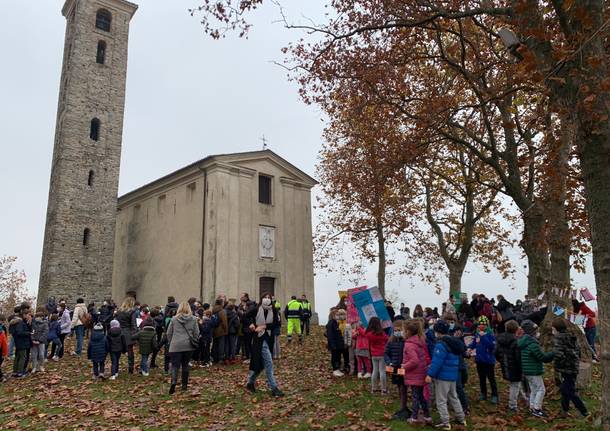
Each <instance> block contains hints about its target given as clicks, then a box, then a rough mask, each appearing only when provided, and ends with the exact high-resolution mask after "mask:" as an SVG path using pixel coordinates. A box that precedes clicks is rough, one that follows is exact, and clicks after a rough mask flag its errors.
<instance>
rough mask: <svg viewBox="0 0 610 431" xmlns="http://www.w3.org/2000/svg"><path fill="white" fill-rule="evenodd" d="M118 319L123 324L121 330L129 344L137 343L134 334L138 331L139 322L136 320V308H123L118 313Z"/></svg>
mask: <svg viewBox="0 0 610 431" xmlns="http://www.w3.org/2000/svg"><path fill="white" fill-rule="evenodd" d="M116 320H118V321H119V324H120V325H121V332H122V333H123V335H124V336H125V342H126V343H127V346H133V345H134V344H136V340H135V339H133V336H134V335H135V334H136V333H137V332H138V323H137V320H136V310H123V311H119V312H118V313H117V314H116Z"/></svg>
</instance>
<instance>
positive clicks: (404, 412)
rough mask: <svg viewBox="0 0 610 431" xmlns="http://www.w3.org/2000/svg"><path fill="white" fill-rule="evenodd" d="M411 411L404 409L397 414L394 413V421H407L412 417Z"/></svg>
mask: <svg viewBox="0 0 610 431" xmlns="http://www.w3.org/2000/svg"><path fill="white" fill-rule="evenodd" d="M411 413H412V412H411V411H410V410H409V409H402V410H398V411H397V412H396V413H394V415H393V416H392V419H393V420H404V419H407V418H408V417H410V416H411Z"/></svg>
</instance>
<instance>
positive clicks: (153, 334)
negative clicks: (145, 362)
mask: <svg viewBox="0 0 610 431" xmlns="http://www.w3.org/2000/svg"><path fill="white" fill-rule="evenodd" d="M133 338H135V339H136V340H138V347H139V348H140V353H141V354H142V355H150V354H151V353H153V352H154V351H155V350H157V347H158V345H157V331H156V330H155V327H154V326H144V327H143V328H142V330H140V332H138V333H137V334H135V335H134V336H133Z"/></svg>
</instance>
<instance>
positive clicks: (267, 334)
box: [0, 293, 311, 396]
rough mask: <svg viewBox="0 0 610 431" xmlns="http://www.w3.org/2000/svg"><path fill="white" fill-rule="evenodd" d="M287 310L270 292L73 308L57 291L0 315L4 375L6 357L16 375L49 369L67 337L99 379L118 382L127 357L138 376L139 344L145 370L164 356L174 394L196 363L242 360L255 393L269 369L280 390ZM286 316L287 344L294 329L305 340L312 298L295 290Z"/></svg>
mask: <svg viewBox="0 0 610 431" xmlns="http://www.w3.org/2000/svg"><path fill="white" fill-rule="evenodd" d="M281 314H282V309H281V304H280V303H279V301H277V300H275V298H273V297H272V296H271V295H269V294H266V295H263V297H262V298H261V300H260V302H259V303H256V302H255V301H253V300H251V299H250V297H249V295H248V293H243V294H242V295H241V297H240V300H239V303H237V301H236V300H233V299H227V297H226V295H219V296H218V297H217V298H216V300H215V301H214V303H213V304H208V303H202V302H201V301H198V300H197V299H196V298H190V299H189V300H188V301H184V302H182V303H180V304H179V303H177V302H176V300H175V298H174V297H172V296H170V297H168V300H167V304H166V305H165V306H164V307H161V306H154V307H150V306H149V305H147V304H140V303H139V302H137V301H136V299H135V298H134V297H132V296H127V297H126V298H125V299H124V301H123V302H122V303H121V305H120V306H117V305H116V304H115V303H114V301H112V300H107V301H104V303H103V304H102V305H101V306H100V307H99V309H98V308H96V306H95V304H94V303H90V304H89V305H85V301H84V299H83V298H78V299H77V300H76V304H75V306H74V307H73V308H72V309H70V308H69V307H68V305H67V304H66V301H64V300H60V301H56V300H55V298H53V297H51V298H49V300H48V301H47V303H46V305H45V306H44V307H40V308H38V309H36V310H35V311H33V310H32V307H31V305H30V304H28V303H23V304H21V305H19V306H17V307H15V309H14V312H13V314H12V315H10V316H8V318H7V317H6V316H4V315H0V380H2V381H6V377H5V375H4V374H3V373H2V363H3V361H4V360H5V359H6V358H7V357H9V358H10V359H11V360H12V361H13V372H12V377H15V378H24V377H26V376H27V375H28V374H30V373H38V372H44V371H45V363H46V362H47V361H49V360H52V361H61V360H62V358H63V357H64V349H65V346H66V337H74V343H73V346H74V350H73V351H72V352H71V355H74V356H78V357H81V356H84V355H85V354H86V357H87V359H88V360H90V361H91V366H92V374H93V378H94V379H105V378H106V377H108V378H109V379H111V380H116V379H117V378H118V377H119V375H120V371H121V370H120V360H121V357H122V356H123V355H126V356H127V372H128V373H129V374H133V373H134V372H135V370H136V363H135V362H136V358H135V352H136V349H135V347H136V346H137V352H138V354H139V356H140V361H139V373H140V374H141V375H142V376H145V377H146V376H148V375H149V372H150V369H151V368H157V367H159V366H160V365H157V359H158V358H159V357H160V355H161V354H162V355H163V371H164V373H165V374H166V375H171V385H170V389H169V392H170V394H173V393H174V392H175V390H176V387H177V385H178V376H179V374H180V377H181V388H182V390H186V389H187V387H188V381H189V370H190V368H191V367H192V366H199V367H210V366H212V365H213V364H219V365H229V364H234V363H237V362H239V361H242V362H243V363H245V364H249V373H248V379H247V384H246V388H247V389H248V390H249V391H251V392H255V391H256V385H255V382H256V378H257V376H258V374H259V373H260V372H261V371H263V370H265V372H266V376H267V382H268V384H269V387H270V389H271V394H272V395H273V396H282V395H283V393H282V391H281V390H280V389H279V388H278V385H277V383H276V381H275V378H274V374H273V359H278V358H279V357H280V343H279V341H278V338H279V336H280V332H281V321H282V319H281ZM283 315H284V318H285V320H286V322H287V326H288V342H289V343H290V342H291V341H292V337H293V335H294V336H296V337H298V340H299V342H302V340H303V334H305V335H309V331H310V318H311V304H310V303H309V301H308V300H307V298H306V297H305V295H303V296H302V297H301V298H299V299H297V297H296V296H292V298H291V300H290V301H289V302H288V304H286V306H285V308H284V310H283ZM87 334H88V337H87ZM86 338H88V344H87V346H86V348H85V340H86ZM238 356H241V359H238ZM108 357H109V358H110V367H109V370H107V369H106V361H107V359H108ZM107 371H109V372H107Z"/></svg>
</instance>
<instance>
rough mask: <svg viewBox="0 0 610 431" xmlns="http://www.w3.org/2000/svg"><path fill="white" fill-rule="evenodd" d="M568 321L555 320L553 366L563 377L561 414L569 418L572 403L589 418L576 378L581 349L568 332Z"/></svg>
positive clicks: (556, 318)
mask: <svg viewBox="0 0 610 431" xmlns="http://www.w3.org/2000/svg"><path fill="white" fill-rule="evenodd" d="M566 322H567V321H566V320H565V319H564V318H563V317H559V316H558V317H555V319H553V335H554V336H553V352H554V354H555V358H554V361H553V366H554V367H555V372H556V373H557V374H560V375H561V386H560V387H559V389H560V391H561V414H562V416H563V417H568V410H569V409H570V401H571V402H572V403H574V406H575V407H576V409H577V410H578V411H579V412H580V414H581V415H582V416H583V417H587V416H589V411H588V410H587V407H586V406H585V403H583V402H582V400H581V399H580V397H579V396H578V394H577V393H576V377H577V376H578V363H579V362H580V349H579V347H578V344H577V342H576V336H575V335H573V334H570V333H569V332H568V325H567V323H566Z"/></svg>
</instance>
